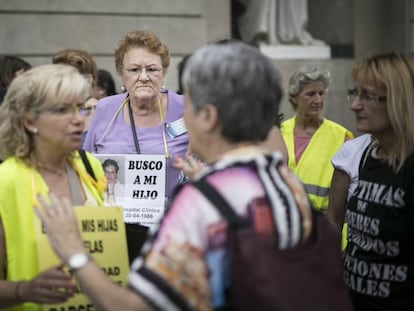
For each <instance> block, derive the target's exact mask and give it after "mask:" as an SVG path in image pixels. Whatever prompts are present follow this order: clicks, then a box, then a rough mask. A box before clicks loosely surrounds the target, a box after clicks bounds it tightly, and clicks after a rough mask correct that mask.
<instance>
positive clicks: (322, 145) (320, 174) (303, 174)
mask: <svg viewBox="0 0 414 311" xmlns="http://www.w3.org/2000/svg"><path fill="white" fill-rule="evenodd" d="M295 120H296V117H293V118H290V119H288V120H286V121H284V122H282V124H281V128H280V131H281V133H282V136H283V139H284V141H285V144H286V148H287V151H288V156H289V163H288V165H289V167H290V168H291V169H292V170H293V171H294V172H295V173H296V175H297V176H298V177H299V178H300V179H301V181H302V182H303V184H304V187H305V190H306V192H307V193H308V196H309V199H310V201H311V203H312V205H313V206H314V207H315V208H316V209H318V210H322V211H326V210H327V208H328V201H329V188H330V185H331V179H332V174H333V170H334V168H333V166H332V164H331V158H332V156H333V155H334V154H335V153H336V152H337V151H338V149H339V148H340V147H341V146H342V144H343V143H344V142H345V139H348V138H353V134H352V133H351V132H350V131H348V130H347V129H346V128H344V127H343V126H341V125H339V124H337V123H335V122H332V121H330V120H327V119H324V120H323V122H322V124H321V126H320V127H319V128H318V129H317V130H316V132H315V133H314V134H313V136H312V137H311V139H310V141H309V143H308V145H307V146H306V148H305V150H304V152H303V154H302V156H301V158H300V159H299V163H296V159H295V138H294V128H295Z"/></svg>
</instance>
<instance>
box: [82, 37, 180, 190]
mask: <svg viewBox="0 0 414 311" xmlns="http://www.w3.org/2000/svg"><path fill="white" fill-rule="evenodd" d="M169 65H170V54H169V51H168V48H167V46H166V45H165V44H164V43H163V42H162V41H161V40H160V39H159V38H158V37H157V36H156V35H155V34H153V33H152V32H150V31H133V32H129V33H127V34H126V35H125V36H124V37H123V38H121V40H120V41H119V42H118V45H117V47H116V49H115V66H116V70H117V72H118V74H119V76H120V77H121V79H122V82H123V85H124V88H125V90H126V93H123V94H118V95H114V96H109V97H105V98H104V99H101V100H100V103H102V105H98V107H97V109H96V111H95V114H94V117H93V118H92V120H91V123H90V126H89V132H88V135H87V136H86V140H85V144H84V148H85V150H88V151H91V152H94V153H106V154H162V155H165V157H166V158H167V176H166V180H167V185H166V192H167V196H170V195H171V193H172V190H173V188H174V186H175V185H176V184H177V182H178V175H179V169H176V168H174V167H173V165H172V162H173V161H171V160H170V158H171V157H172V156H177V155H178V156H181V157H183V156H184V155H185V153H186V150H187V144H188V136H187V134H186V132H185V131H184V130H183V131H168V125H171V126H173V127H176V128H177V129H178V128H179V127H180V128H182V127H181V125H183V111H184V100H183V96H182V95H177V94H176V93H174V92H172V91H170V90H166V89H165V88H164V87H163V82H164V79H165V76H166V74H167V71H168V67H169ZM174 122H175V123H174Z"/></svg>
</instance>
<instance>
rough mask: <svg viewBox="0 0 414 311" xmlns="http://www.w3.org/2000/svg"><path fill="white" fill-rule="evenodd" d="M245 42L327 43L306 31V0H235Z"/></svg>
mask: <svg viewBox="0 0 414 311" xmlns="http://www.w3.org/2000/svg"><path fill="white" fill-rule="evenodd" d="M236 2H238V3H237V6H238V7H239V11H240V12H239V13H240V14H239V16H236V17H235V18H236V24H237V27H238V32H239V36H240V38H241V39H242V40H243V41H246V42H250V43H255V44H259V45H260V44H269V45H281V44H296V45H325V43H324V42H323V41H321V40H317V39H315V38H313V37H312V35H311V34H310V33H309V32H308V31H307V22H308V1H307V0H236Z"/></svg>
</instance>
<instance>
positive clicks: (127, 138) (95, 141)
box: [83, 91, 188, 197]
mask: <svg viewBox="0 0 414 311" xmlns="http://www.w3.org/2000/svg"><path fill="white" fill-rule="evenodd" d="M126 96H127V94H126V93H124V94H118V95H113V96H108V97H105V98H103V99H101V100H100V101H99V103H98V105H97V107H96V111H95V113H94V114H93V116H92V119H91V122H90V124H89V129H88V134H87V135H86V138H85V142H84V145H83V147H84V149H85V150H87V151H89V152H92V153H98V154H99V153H101V154H104V153H105V154H136V149H135V143H134V137H133V135H132V130H131V126H130V125H129V124H128V123H127V122H125V120H124V118H123V114H122V111H120V112H119V113H118V114H117V111H118V110H119V108H120V106H121V104H122V102H123V101H124V99H125V98H126ZM167 96H168V111H167V116H166V118H165V121H164V122H165V123H171V122H173V121H176V120H178V119H180V118H182V117H183V114H184V98H183V96H182V95H178V94H176V93H174V92H171V91H167ZM115 115H116V116H115ZM114 117H115V119H114V120H113V121H112V123H111V120H112V119H113V118H114ZM165 123H164V124H165ZM164 124H162V125H159V126H156V127H151V128H141V127H139V126H138V127H137V128H136V131H137V137H138V141H139V147H140V150H141V153H142V154H165V146H164V139H163V134H162V132H163V131H165V129H164ZM165 138H166V141H167V146H168V151H169V154H170V155H171V156H173V157H174V156H177V155H179V156H181V157H184V156H185V153H186V151H187V145H188V135H187V134H186V133H185V134H182V135H180V136H177V137H174V138H171V137H170V136H169V135H168V133H167V132H165ZM173 161H174V160H173V159H167V176H166V181H167V185H166V195H167V196H168V197H171V194H172V191H173V189H174V187H175V185H176V184H177V183H178V175H179V173H180V171H179V170H177V169H175V168H174V167H173V166H172V163H173Z"/></svg>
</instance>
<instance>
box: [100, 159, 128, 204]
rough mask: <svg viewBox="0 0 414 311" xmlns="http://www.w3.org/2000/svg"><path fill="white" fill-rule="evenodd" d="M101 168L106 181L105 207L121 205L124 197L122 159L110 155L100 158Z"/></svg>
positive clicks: (123, 166)
mask: <svg viewBox="0 0 414 311" xmlns="http://www.w3.org/2000/svg"><path fill="white" fill-rule="evenodd" d="M100 160H101V163H102V168H103V170H104V173H105V177H106V179H107V187H106V190H105V192H104V201H105V204H107V205H122V204H123V201H122V200H123V198H124V197H125V165H124V157H120V156H116V155H110V156H108V157H105V158H101V159H100Z"/></svg>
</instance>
